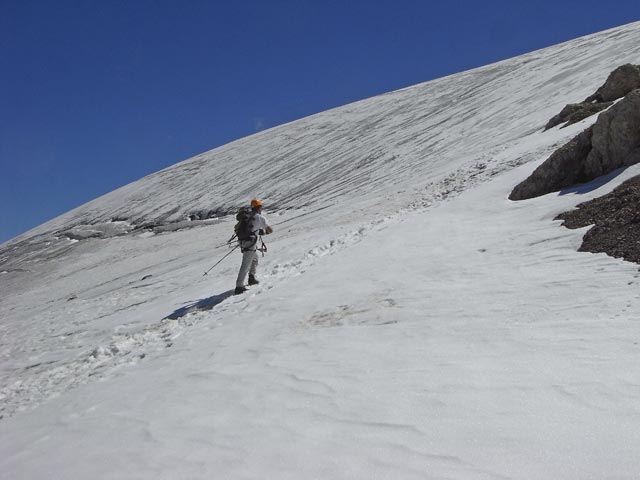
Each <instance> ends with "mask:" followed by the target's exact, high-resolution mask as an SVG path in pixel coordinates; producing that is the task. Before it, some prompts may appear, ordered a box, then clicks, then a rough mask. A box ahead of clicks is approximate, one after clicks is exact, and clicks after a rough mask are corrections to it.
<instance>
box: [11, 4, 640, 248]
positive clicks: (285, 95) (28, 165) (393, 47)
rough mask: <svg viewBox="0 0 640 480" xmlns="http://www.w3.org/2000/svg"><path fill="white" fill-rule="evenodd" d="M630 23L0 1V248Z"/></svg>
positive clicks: (477, 8)
mask: <svg viewBox="0 0 640 480" xmlns="http://www.w3.org/2000/svg"><path fill="white" fill-rule="evenodd" d="M636 20H640V6H639V5H638V0H629V1H614V2H611V3H609V4H606V5H605V2H603V1H602V0H598V1H591V0H575V1H573V0H571V1H563V0H553V1H547V0H538V1H535V2H524V1H522V2H521V1H517V0H500V1H491V0H485V1H482V2H479V1H472V0H469V1H466V0H458V1H456V0H449V1H430V0H424V1H418V0H340V1H334V0H243V1H234V0H219V1H218V0H208V1H205V0H56V1H53V0H46V1H37V0H0V242H3V241H6V240H8V239H10V238H12V237H14V236H16V235H18V234H20V233H22V232H23V231H26V230H28V229H29V228H32V227H34V226H37V225H39V224H41V223H43V222H44V221H46V220H48V219H51V218H53V217H55V216H57V215H59V214H61V213H64V212H66V211H68V210H70V209H72V208H74V207H76V206H78V205H81V204H83V203H85V202H87V201H89V200H92V199H94V198H96V197H98V196H100V195H102V194H104V193H107V192H110V191H112V190H114V189H116V188H118V187H120V186H122V185H124V184H126V183H129V182H131V181H134V180H137V179H139V178H141V177H143V176H144V175H147V174H149V173H152V172H155V171H157V170H160V169H162V168H164V167H167V166H169V165H172V164H174V163H177V162H179V161H181V160H184V159H186V158H189V157H191V156H193V155H196V154H198V153H202V152H204V151H206V150H209V149H211V148H214V147H217V146H219V145H223V144H225V143H228V142H230V141H232V140H234V139H237V138H241V137H244V136H247V135H250V134H252V133H254V132H256V131H257V130H259V129H264V128H269V127H273V126H276V125H279V124H281V123H284V122H288V121H291V120H295V119H297V118H301V117H304V116H307V115H310V114H313V113H317V112H320V111H323V110H327V109H329V108H332V107H336V106H339V105H343V104H345V103H349V102H352V101H355V100H359V99H362V98H367V97H371V96H373V95H377V94H381V93H384V92H387V91H391V90H395V89H398V88H402V87H405V86H409V85H413V84H416V83H420V82H423V81H427V80H430V79H433V78H437V77H442V76H445V75H448V74H451V73H455V72H459V71H462V70H467V69H470V68H473V67H477V66H481V65H485V64H487V63H491V62H494V61H498V60H502V59H505V58H509V57H513V56H516V55H519V54H522V53H525V52H528V51H532V50H535V49H539V48H543V47H546V46H549V45H553V44H556V43H559V42H562V41H565V40H569V39H571V38H575V37H578V36H581V35H585V34H589V33H593V32H597V31H600V30H604V29H607V28H611V27H615V26H618V25H622V24H625V23H629V22H632V21H636ZM639 61H640V59H639Z"/></svg>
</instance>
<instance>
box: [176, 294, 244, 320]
mask: <svg viewBox="0 0 640 480" xmlns="http://www.w3.org/2000/svg"><path fill="white" fill-rule="evenodd" d="M232 295H233V290H227V291H226V292H224V293H220V294H218V295H214V296H213V297H209V298H203V299H202V300H198V301H197V302H193V303H190V304H189V305H185V306H184V307H180V308H179V309H177V310H176V311H175V312H173V313H172V314H171V315H167V316H166V317H165V318H168V319H169V320H177V319H179V318H182V317H184V316H185V315H187V314H189V313H192V312H202V311H204V310H211V309H212V308H213V307H215V306H216V305H219V304H220V303H222V302H224V301H225V300H226V299H227V298H229V297H230V296H232Z"/></svg>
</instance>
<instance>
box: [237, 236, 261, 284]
mask: <svg viewBox="0 0 640 480" xmlns="http://www.w3.org/2000/svg"><path fill="white" fill-rule="evenodd" d="M248 245H252V249H251V250H246V251H244V252H242V265H240V271H239V272H238V278H237V280H236V287H244V280H245V278H247V272H248V273H249V275H255V274H256V269H257V268H258V252H257V251H256V247H255V243H254V242H249V244H248ZM240 248H241V249H242V250H244V248H243V245H240ZM250 248H251V247H250Z"/></svg>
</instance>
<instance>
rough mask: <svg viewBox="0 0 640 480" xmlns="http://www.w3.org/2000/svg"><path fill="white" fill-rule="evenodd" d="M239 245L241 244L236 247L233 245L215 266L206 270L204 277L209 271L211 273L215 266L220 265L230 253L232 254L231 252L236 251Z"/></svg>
mask: <svg viewBox="0 0 640 480" xmlns="http://www.w3.org/2000/svg"><path fill="white" fill-rule="evenodd" d="M239 246H240V245H239V244H238V245H236V246H235V247H233V248H232V249H231V251H230V252H229V253H227V254H226V255H225V256H224V257H222V258H221V259H220V260H218V261H217V262H216V264H215V265H214V266H213V267H211V268H210V269H209V270H207V271H206V272H204V275H202V276H203V277H206V276H207V273H209V272H210V271H211V270H213V269H214V268H215V267H217V266H218V265H220V263H221V262H222V261H223V260H224V259H225V258H227V257H228V256H229V255H231V254H232V253H233V252H234V250H235V249H236V248H238V247H239Z"/></svg>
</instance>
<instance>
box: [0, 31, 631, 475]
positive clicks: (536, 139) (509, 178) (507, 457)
mask: <svg viewBox="0 0 640 480" xmlns="http://www.w3.org/2000/svg"><path fill="white" fill-rule="evenodd" d="M638 58H640V23H635V24H630V25H627V26H623V27H620V28H617V29H613V30H610V31H606V32H602V33H600V34H597V35H593V36H589V37H584V38H580V39H577V40H575V41H572V42H568V43H565V44H562V45H558V46H555V47H551V48H548V49H545V50H541V51H537V52H533V53H530V54H528V55H524V56H521V57H518V58H514V59H511V60H508V61H504V62H500V63H497V64H494V65H489V66H486V67H483V68H480V69H476V70H472V71H468V72H464V73H460V74H457V75H453V76H451V77H447V78H443V79H439V80H435V81H432V82H428V83H424V84H421V85H417V86H414V87H411V88H407V89H403V90H400V91H397V92H392V93H389V94H386V95H382V96H380V97H375V98H371V99H368V100H365V101H361V102H358V103H354V104H351V105H347V106H344V107H341V108H338V109H335V110H331V111H328V112H324V113H321V114H318V115H314V116H312V117H309V118H305V119H302V120H300V121H297V122H293V123H291V124H288V125H284V126H281V127H277V128H274V129H271V130H268V131H264V132H261V133H259V134H257V135H254V136H252V137H248V138H246V139H242V140H239V141H237V142H234V143H231V144H229V145H226V146H223V147H220V148H218V149H215V150H212V151H211V152H207V153H204V154H202V155H199V156H197V157H195V158H193V159H190V160H187V161H185V162H182V163H180V164H177V165H176V166H174V167H171V168H168V169H166V170H163V171H161V172H158V173H156V174H154V175H151V176H149V177H146V178H144V179H141V180H140V181H138V182H135V183H133V184H131V185H127V186H125V187H123V188H121V189H119V190H116V191H114V192H112V193H110V194H108V195H106V196H104V197H101V198H99V199H97V200H95V201H93V202H90V203H89V204H87V205H85V206H82V207H80V208H78V209H76V210H73V211H71V212H69V213H68V214H66V215H63V216H61V217H59V218H56V219H54V220H52V221H50V222H48V223H46V224H44V225H42V226H41V227H39V228H37V229H35V230H33V231H31V232H28V233H27V234H25V235H23V236H21V237H19V238H17V239H15V240H13V241H11V242H8V243H6V244H4V245H2V246H1V249H0V272H2V275H0V288H1V290H2V296H1V298H0V318H1V319H2V321H1V322H0V355H1V357H2V364H1V367H0V382H1V383H0V408H1V412H2V413H1V414H2V415H3V419H2V420H1V422H0V428H2V435H1V436H0V477H2V478H7V479H16V480H18V479H30V480H32V479H49V478H60V479H62V478H64V479H85V478H104V479H115V478H118V479H120V478H135V479H145V478H149V479H176V478H202V479H204V478H207V479H210V478H225V479H227V478H228V479H265V478H269V479H302V478H323V479H329V478H330V479H352V478H358V479H361V478H377V479H414V478H415V479H425V478H434V479H435V478H438V479H443V478H447V479H465V480H466V479H507V478H512V479H532V480H533V479H536V480H537V479H542V478H554V479H555V478H557V479H576V480H578V479H581V480H582V479H605V478H606V479H616V480H620V479H637V478H638V475H639V474H640V372H639V371H638V363H639V362H638V360H639V357H640V345H639V344H638V342H639V341H640V329H639V328H638V327H639V324H638V311H639V307H640V294H639V293H638V286H639V277H640V275H639V273H638V270H637V266H636V265H634V264H631V263H627V262H624V261H622V260H616V259H613V258H611V257H608V256H606V255H604V254H587V253H579V252H577V251H576V250H577V247H578V246H579V245H580V241H581V236H582V234H583V233H584V230H585V229H578V230H568V229H565V228H563V227H561V226H560V222H559V221H554V220H553V219H554V218H555V216H556V215H558V214H559V213H561V212H564V211H567V210H570V209H571V208H574V207H575V206H576V205H577V204H578V203H581V202H584V201H587V200H590V199H592V198H596V197H598V196H601V195H603V194H605V193H608V192H610V191H611V190H612V189H613V188H615V186H617V185H619V184H620V183H621V182H623V181H624V180H626V179H628V178H631V177H632V176H634V175H637V174H639V173H640V166H633V167H630V168H628V169H627V170H625V171H620V172H618V175H616V176H611V177H608V178H607V179H606V181H600V182H595V183H593V184H590V185H587V186H583V188H580V189H572V190H567V191H563V192H559V193H553V194H549V195H545V196H543V197H540V198H536V199H532V200H526V201H521V202H510V201H509V200H507V196H508V194H509V192H510V191H511V190H512V188H513V187H514V185H516V184H517V183H519V182H520V181H522V180H523V179H524V178H526V177H527V176H528V175H529V174H530V173H531V172H532V171H533V170H534V168H535V167H536V166H537V165H539V164H540V163H541V162H542V161H544V160H545V159H546V158H547V157H548V156H549V155H550V153H551V152H552V151H554V150H555V149H556V148H558V146H560V145H562V144H563V143H565V142H566V141H567V140H568V139H570V138H572V137H573V136H575V135H576V133H577V132H579V131H581V130H583V129H584V128H586V127H587V126H588V125H591V124H592V123H593V121H595V118H590V119H586V120H584V121H582V122H579V123H578V124H576V125H572V126H569V127H567V128H564V129H559V128H554V129H551V130H549V131H547V132H543V127H544V125H545V123H546V121H547V120H548V119H549V118H550V117H551V116H552V115H553V114H554V113H555V112H557V111H559V109H560V108H562V106H563V105H565V104H566V103H567V102H568V101H571V99H574V98H583V97H586V96H587V95H589V94H591V93H592V92H593V91H594V90H595V88H597V87H598V86H599V85H601V84H602V82H603V80H604V79H605V78H606V77H607V75H608V74H609V72H610V71H611V70H613V69H614V68H616V67H617V66H619V65H621V64H624V63H638ZM248 178H251V179H252V180H251V182H247V181H246V179H248ZM254 196H258V197H260V198H262V199H263V200H264V202H265V205H266V206H267V210H268V212H267V213H268V217H269V219H270V222H271V224H272V225H273V226H274V230H275V232H274V234H273V235H271V236H269V237H267V238H266V239H265V240H267V243H268V244H269V252H268V254H267V255H266V256H265V257H264V258H261V259H260V261H261V265H260V270H259V276H260V279H261V284H260V285H259V286H256V287H252V288H251V289H250V291H249V292H248V293H247V294H244V295H241V296H234V295H231V291H230V289H231V288H232V287H233V283H234V281H235V275H236V273H237V268H238V267H239V261H240V259H239V254H237V255H232V256H231V257H230V258H229V259H227V260H225V261H224V262H222V263H221V264H220V265H219V266H218V267H216V269H214V270H212V271H211V272H210V273H209V275H207V276H203V272H204V271H205V270H207V269H208V268H209V267H210V266H211V265H213V264H214V263H215V262H217V261H218V260H219V259H220V258H222V257H223V255H225V254H226V253H227V252H228V249H227V247H225V246H222V247H218V246H219V245H222V244H224V242H225V241H226V240H227V239H228V238H229V236H230V235H231V232H232V227H233V224H234V221H233V217H231V216H224V215H222V213H224V212H225V211H226V210H231V209H232V208H233V207H234V206H237V205H240V204H244V203H246V202H247V201H248V200H249V199H250V198H252V197H254ZM202 211H212V212H219V213H220V216H219V218H215V219H208V220H195V221H188V220H187V219H188V218H189V216H190V215H192V214H193V212H202ZM192 218H196V216H192ZM197 218H201V217H200V216H197ZM144 225H146V226H147V227H148V228H147V229H144V228H140V227H141V226H144ZM151 225H153V228H152V227H151ZM216 247H217V248H216Z"/></svg>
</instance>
